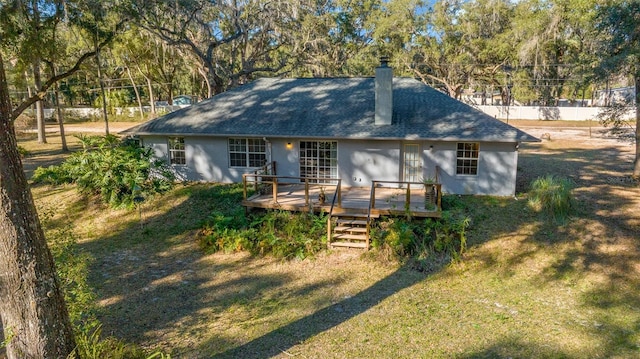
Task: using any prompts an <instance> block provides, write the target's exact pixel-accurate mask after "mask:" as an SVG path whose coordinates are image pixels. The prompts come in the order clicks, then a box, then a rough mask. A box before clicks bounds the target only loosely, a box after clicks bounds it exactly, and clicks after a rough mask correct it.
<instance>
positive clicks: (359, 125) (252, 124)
mask: <svg viewBox="0 0 640 359" xmlns="http://www.w3.org/2000/svg"><path fill="white" fill-rule="evenodd" d="M374 99H375V95H374V79H373V78H308V79H282V78H264V79H259V80H256V81H254V82H252V83H250V84H247V85H244V86H241V87H238V88H235V89H232V90H230V91H227V92H224V93H221V94H219V95H216V96H214V97H212V98H210V99H207V100H204V101H202V102H199V103H197V104H195V105H192V106H190V107H187V108H184V109H180V110H177V111H175V112H172V113H169V114H167V115H164V116H162V117H159V118H157V119H154V120H151V121H148V122H146V123H143V124H141V125H138V126H136V127H133V128H130V129H128V130H126V131H124V132H123V133H125V134H139V135H157V134H160V135H184V136H187V135H197V136H267V137H268V136H272V137H292V138H338V139H345V138H350V139H412V140H418V139H423V140H451V141H456V140H465V141H497V142H532V141H538V139H536V138H535V137H532V136H530V135H528V134H526V133H524V132H522V131H520V130H518V129H516V128H514V127H512V126H509V125H507V124H505V123H503V122H501V121H499V120H496V119H494V118H493V117H491V116H489V115H486V114H485V113H483V112H481V111H478V110H476V109H474V108H473V107H471V106H469V105H466V104H464V103H462V102H460V101H457V100H455V99H453V98H451V97H449V96H447V95H445V94H443V93H441V92H439V91H436V90H434V89H432V88H431V87H428V86H426V85H424V84H422V83H421V82H419V81H417V80H414V79H410V78H394V79H393V119H392V124H391V125H378V126H376V125H375V124H374V113H375V112H374V108H375V100H374Z"/></svg>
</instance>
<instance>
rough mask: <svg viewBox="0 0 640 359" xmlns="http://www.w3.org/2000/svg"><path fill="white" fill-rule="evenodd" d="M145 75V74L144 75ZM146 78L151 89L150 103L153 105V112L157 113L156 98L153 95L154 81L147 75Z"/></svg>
mask: <svg viewBox="0 0 640 359" xmlns="http://www.w3.org/2000/svg"><path fill="white" fill-rule="evenodd" d="M143 76H144V75H143ZM144 79H145V80H147V87H148V89H149V105H151V114H152V115H154V117H155V114H156V99H155V97H154V95H153V83H152V82H151V79H150V78H149V77H147V76H144Z"/></svg>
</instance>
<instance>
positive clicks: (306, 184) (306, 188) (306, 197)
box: [304, 178, 309, 207]
mask: <svg viewBox="0 0 640 359" xmlns="http://www.w3.org/2000/svg"><path fill="white" fill-rule="evenodd" d="M304 205H305V206H306V207H309V179H308V178H305V179H304Z"/></svg>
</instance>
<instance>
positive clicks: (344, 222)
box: [336, 218, 367, 226]
mask: <svg viewBox="0 0 640 359" xmlns="http://www.w3.org/2000/svg"><path fill="white" fill-rule="evenodd" d="M336 223H337V224H338V225H347V226H366V225H367V220H366V219H341V218H338V219H337V220H336Z"/></svg>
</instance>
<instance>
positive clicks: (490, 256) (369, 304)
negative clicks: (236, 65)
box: [20, 122, 640, 358]
mask: <svg viewBox="0 0 640 359" xmlns="http://www.w3.org/2000/svg"><path fill="white" fill-rule="evenodd" d="M529 124H532V125H533V127H521V128H522V129H524V130H525V131H528V132H529V133H530V134H532V135H534V136H542V135H543V134H545V137H549V138H550V140H543V142H542V143H538V144H536V143H534V144H525V145H522V146H521V147H520V163H519V173H518V181H519V182H518V191H519V192H521V194H519V195H518V198H517V199H513V198H490V197H470V198H462V199H461V200H462V201H464V202H465V203H466V205H467V206H468V207H469V208H470V210H471V212H472V217H473V223H472V228H471V229H470V231H469V234H468V236H469V241H470V243H469V249H468V251H467V252H466V254H465V255H464V257H463V259H462V261H460V262H457V263H453V264H450V265H446V266H441V267H437V266H434V269H433V270H432V271H431V272H428V273H424V272H418V271H415V270H413V269H411V268H408V267H405V266H402V265H399V264H396V263H390V262H384V261H381V260H380V259H377V258H374V257H375V256H373V255H362V252H360V251H355V250H352V251H335V252H330V253H324V254H322V255H320V256H318V257H317V258H315V259H311V260H304V261H290V262H282V261H280V260H275V259H271V258H255V257H250V256H248V255H246V254H206V253H203V251H202V250H201V249H200V248H199V247H198V244H197V241H196V240H195V237H196V234H197V230H198V228H199V225H200V224H201V223H202V221H203V220H204V218H206V216H207V215H208V214H209V213H210V212H211V210H212V209H213V208H215V206H216V203H213V201H211V200H210V199H211V197H210V186H207V185H189V186H182V185H180V186H179V187H178V188H177V189H176V190H174V191H173V192H171V193H170V194H168V195H166V196H164V197H161V198H157V199H153V200H150V201H147V203H144V205H143V207H142V211H141V217H142V219H141V220H140V219H139V217H138V216H139V213H138V212H127V211H115V210H108V209H105V208H104V207H102V206H100V205H96V204H94V203H92V202H89V201H86V200H84V199H82V198H80V197H79V196H78V195H77V194H76V192H75V191H74V189H73V188H72V187H70V186H66V187H56V188H50V187H46V186H38V187H35V188H34V196H35V198H36V202H37V205H38V207H39V210H40V211H41V213H42V212H45V211H49V212H53V213H55V215H54V218H53V219H54V220H53V221H52V222H51V225H62V224H64V223H72V224H73V228H74V232H75V234H76V235H77V236H78V238H80V245H81V250H82V251H83V252H85V253H87V254H88V255H89V256H90V258H91V260H90V264H89V266H90V278H89V279H90V283H91V285H92V287H93V288H94V290H95V292H96V294H97V297H98V304H99V306H100V308H101V311H100V315H99V316H100V320H101V322H102V325H103V327H102V330H103V333H104V334H106V335H113V336H115V337H118V338H122V339H124V340H126V341H129V342H134V343H138V344H140V345H141V346H143V347H146V348H150V349H154V350H155V349H162V350H165V351H166V352H169V353H171V354H172V356H173V357H176V358H210V357H216V358H266V357H277V358H290V357H301V358H346V357H352V358H400V357H403V358H419V357H423V358H437V357H457V358H484V357H487V358H488V357H505V358H506V357H516V358H521V357H536V358H540V357H541V358H544V357H553V358H584V357H601V358H605V357H606V358H611V357H614V358H615V357H619V358H623V357H636V356H640V246H639V245H638V239H639V238H640V187H638V186H637V184H635V183H633V182H631V181H630V180H628V177H626V176H627V175H628V174H629V173H630V172H631V161H632V158H633V146H632V145H631V144H629V143H628V142H623V141H619V140H617V139H615V138H609V137H608V136H606V135H604V134H603V133H602V132H601V129H594V130H593V131H592V136H591V137H590V136H589V131H590V130H589V128H587V127H573V128H566V127H553V126H551V127H549V126H542V125H547V124H546V123H541V122H521V123H519V122H516V125H518V126H530V125H529ZM551 124H554V123H551ZM546 134H548V135H549V136H546ZM52 142H54V143H55V140H54V139H53V138H52ZM20 144H21V145H22V146H24V147H28V148H29V149H31V151H32V153H33V154H34V156H32V157H29V158H27V159H26V161H25V162H26V164H27V167H28V168H32V167H33V163H36V162H38V161H40V160H41V158H42V156H41V155H46V154H51V153H55V150H54V149H53V145H52V146H50V148H51V149H49V150H45V149H42V147H37V146H35V145H33V144H32V143H30V142H29V141H26V142H25V141H21V142H20ZM48 148H49V147H48ZM547 173H551V174H555V175H561V176H566V177H569V178H571V179H573V180H574V181H575V182H576V184H577V188H576V190H575V195H576V197H577V199H578V204H579V205H578V207H579V208H578V213H577V214H576V215H575V216H574V217H573V218H572V219H570V221H569V222H568V223H567V224H566V225H562V226H559V225H555V224H553V223H551V222H548V221H545V220H544V219H543V218H542V217H540V216H538V215H537V214H534V213H532V212H531V211H530V210H529V209H528V208H527V204H526V193H525V192H526V189H527V186H528V184H529V183H530V182H531V181H532V180H533V179H535V178H537V177H539V176H542V175H544V174H547Z"/></svg>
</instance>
